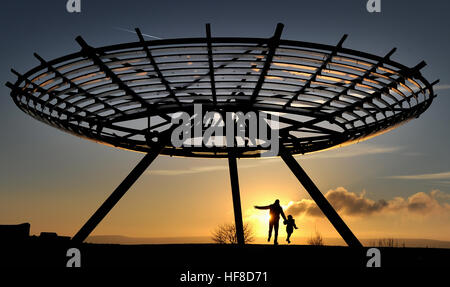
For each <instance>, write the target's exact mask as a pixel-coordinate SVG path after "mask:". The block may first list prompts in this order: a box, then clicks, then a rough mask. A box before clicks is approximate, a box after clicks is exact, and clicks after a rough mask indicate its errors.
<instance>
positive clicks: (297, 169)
mask: <svg viewBox="0 0 450 287" xmlns="http://www.w3.org/2000/svg"><path fill="white" fill-rule="evenodd" d="M280 155H281V158H282V159H283V160H284V162H285V163H286V164H287V166H288V167H289V168H290V169H291V171H292V172H293V173H294V175H295V176H296V177H297V179H298V180H299V181H300V183H301V184H302V185H303V186H304V187H305V189H306V191H308V193H309V194H310V195H311V197H312V199H313V200H314V201H315V202H316V204H317V205H318V206H319V208H320V210H322V212H323V213H324V214H325V216H326V217H327V218H328V220H329V221H330V222H331V224H333V226H334V228H336V230H337V232H339V234H340V235H341V236H342V238H343V239H344V240H345V242H346V243H347V245H348V246H349V247H357V248H362V247H363V246H362V244H361V242H359V240H358V239H357V238H356V236H355V235H354V234H353V233H352V231H351V230H350V228H348V226H347V225H346V224H345V222H344V221H343V220H342V218H341V217H340V216H339V214H337V212H336V211H335V210H334V208H333V207H332V206H331V204H330V203H329V202H328V201H327V199H326V198H325V196H323V194H322V193H321V192H320V190H319V189H318V188H317V186H316V185H315V184H314V182H313V181H312V180H311V178H309V176H308V175H307V174H306V172H305V171H304V170H303V168H302V167H301V166H300V164H299V163H298V162H297V161H296V160H295V158H294V157H293V156H292V154H290V153H289V152H287V151H283V152H281V154H280Z"/></svg>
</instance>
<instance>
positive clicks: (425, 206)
mask: <svg viewBox="0 0 450 287" xmlns="http://www.w3.org/2000/svg"><path fill="white" fill-rule="evenodd" d="M447 196H448V195H447V194H445V193H442V192H440V191H438V190H433V191H431V192H430V193H425V192H418V193H415V194H413V195H411V196H410V197H408V198H403V197H395V198H393V199H391V200H388V201H387V200H384V199H381V200H377V201H375V200H372V199H370V198H367V197H365V193H364V192H363V193H361V194H356V193H354V192H350V191H348V190H346V189H345V188H343V187H338V188H336V189H334V190H333V189H332V190H329V191H328V192H327V193H326V194H325V197H326V198H327V200H328V201H329V202H330V203H331V205H332V206H333V207H334V208H335V209H336V211H338V212H339V213H340V214H342V215H349V216H365V215H371V214H374V213H380V212H397V211H401V210H406V211H408V212H411V213H417V214H426V213H429V212H431V211H433V210H438V209H443V210H447V211H449V210H450V208H449V205H448V204H446V203H443V204H440V203H439V201H438V200H437V199H438V198H445V197H447ZM286 213H288V214H292V215H302V214H305V215H309V216H322V215H323V214H322V212H321V211H320V209H319V208H318V206H317V205H316V203H315V202H314V201H312V200H310V199H302V200H300V201H297V202H291V203H290V204H289V205H288V207H287V209H286Z"/></svg>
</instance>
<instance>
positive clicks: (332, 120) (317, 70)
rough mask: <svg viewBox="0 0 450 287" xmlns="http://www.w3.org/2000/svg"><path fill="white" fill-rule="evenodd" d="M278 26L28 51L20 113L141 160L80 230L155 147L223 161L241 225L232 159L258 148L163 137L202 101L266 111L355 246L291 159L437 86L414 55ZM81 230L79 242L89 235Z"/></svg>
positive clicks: (18, 89)
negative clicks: (68, 50) (314, 38)
mask: <svg viewBox="0 0 450 287" xmlns="http://www.w3.org/2000/svg"><path fill="white" fill-rule="evenodd" d="M282 29H283V25H282V24H279V25H278V26H277V29H276V31H275V34H274V35H273V36H272V37H270V38H230V37H211V33H210V27H209V25H207V28H206V37H204V38H183V39H167V40H151V41H145V40H144V38H143V36H142V34H141V33H140V31H139V29H136V33H137V35H138V38H139V41H137V42H133V43H125V44H118V45H112V46H105V47H99V48H94V47H91V46H89V45H88V44H87V43H86V42H85V41H84V40H83V39H82V38H81V37H77V39H76V40H77V42H78V44H79V45H80V46H81V51H80V52H77V53H74V54H70V55H67V56H64V57H60V58H57V59H54V60H51V61H46V60H44V59H43V58H41V57H40V56H39V55H37V54H35V56H36V57H37V58H38V60H39V61H40V65H38V66H37V67H35V68H33V69H31V70H30V71H28V72H27V73H25V74H23V75H22V74H19V73H18V72H16V71H14V70H13V72H14V73H15V74H16V75H17V76H18V80H17V81H16V82H15V83H14V84H11V83H7V86H8V87H9V88H11V97H12V99H13V100H14V102H15V103H16V105H17V106H18V107H19V108H20V109H21V110H22V111H24V112H25V113H27V114H29V115H31V116H32V117H34V118H36V119H38V120H40V121H43V122H45V123H46V124H49V125H51V126H54V127H56V128H58V129H61V130H63V131H66V132H69V133H72V134H75V135H77V136H81V137H83V138H87V139H90V140H94V141H96V142H99V143H103V144H107V145H112V146H116V147H120V148H124V149H129V150H133V151H138V152H144V153H147V156H146V158H147V161H146V162H145V163H142V162H141V163H142V166H141V167H140V168H139V165H138V167H136V169H137V170H136V169H135V170H134V171H133V172H135V174H134V175H133V172H132V173H131V174H130V176H132V178H131V179H129V178H128V177H127V179H128V181H127V179H126V180H125V181H124V182H128V183H130V184H125V186H122V185H121V186H122V187H121V186H119V187H118V189H119V188H120V190H121V192H119V193H120V194H121V195H120V196H117V195H116V196H113V195H114V194H113V195H112V197H113V199H112V200H111V202H109V203H107V202H108V200H109V199H108V200H107V202H105V204H106V205H105V206H104V208H103V211H102V212H100V211H98V212H99V213H98V214H97V213H96V214H97V216H96V215H95V214H94V216H93V217H96V218H97V220H96V221H95V220H94V221H95V222H96V223H93V222H91V223H90V228H91V229H90V231H92V229H93V228H92V225H93V224H95V225H96V224H98V222H100V220H101V219H102V218H103V217H104V216H105V215H106V213H107V212H108V211H109V209H111V208H112V206H114V204H115V203H116V202H117V201H118V199H120V197H121V196H122V195H123V194H124V193H125V192H126V190H127V189H128V188H129V186H131V184H132V183H133V182H134V181H135V180H136V179H137V177H138V176H139V175H140V172H142V171H143V170H145V168H146V167H147V166H148V165H149V164H150V163H151V161H152V160H153V159H154V158H155V157H156V156H157V155H158V154H164V155H171V156H172V155H173V156H185V157H215V158H217V157H218V158H222V157H225V158H229V160H230V176H231V179H232V187H233V188H232V189H233V202H234V204H235V216H236V226H237V229H238V230H237V232H238V233H239V232H240V231H239V229H241V228H242V218H241V219H240V222H238V221H239V218H238V217H241V215H240V212H241V211H240V199H239V186H238V181H237V167H236V162H235V159H236V158H237V157H238V158H239V157H242V158H244V157H246V158H247V157H248V158H251V157H259V156H260V155H261V153H262V152H263V151H264V150H265V149H266V148H264V147H262V146H260V145H258V146H256V147H253V148H249V147H232V148H231V147H229V146H226V145H224V146H216V147H214V148H207V147H204V146H200V147H198V146H197V147H194V146H191V147H188V146H183V147H176V146H173V145H172V144H171V142H170V141H164V142H162V141H161V138H162V137H163V135H165V134H167V133H168V132H169V131H170V130H171V129H172V128H173V124H172V123H171V118H172V116H173V115H174V114H175V113H178V112H180V111H186V112H192V110H193V108H194V105H195V104H198V103H200V104H202V106H203V108H204V109H207V110H212V111H218V112H237V111H244V112H245V111H255V112H258V113H267V114H276V115H277V116H278V123H277V127H278V133H279V143H280V153H279V155H280V156H281V157H282V158H283V160H284V161H285V162H286V163H287V164H288V166H289V167H290V168H291V170H292V171H293V172H294V174H295V175H296V176H297V177H298V178H299V180H300V181H301V182H302V183H303V185H304V186H305V188H306V189H307V190H308V191H309V192H310V194H311V195H312V197H313V199H314V200H316V202H317V204H318V205H319V207H320V208H321V209H322V211H324V213H325V215H327V217H328V218H329V219H330V221H332V223H333V225H334V226H335V227H336V229H337V230H338V232H339V233H341V235H342V236H343V237H344V239H345V240H346V242H347V243H348V244H349V245H351V246H359V245H360V243H359V241H358V240H357V239H356V237H354V235H353V234H352V233H351V231H350V230H349V229H348V227H347V226H346V225H345V223H343V221H342V220H341V219H340V217H339V216H338V215H337V213H336V212H335V211H334V209H333V208H332V207H331V205H329V203H328V202H327V201H326V199H325V198H324V197H323V195H322V194H321V193H320V191H318V189H317V188H316V187H315V185H314V184H313V183H312V181H311V182H308V180H309V177H307V175H306V173H304V172H303V170H302V169H301V167H300V166H299V165H298V163H297V162H296V161H295V160H294V159H293V157H292V155H294V154H305V153H310V152H315V151H320V150H324V149H328V148H332V147H335V146H339V145H342V144H347V143H351V142H354V141H360V140H363V139H365V138H368V137H372V136H374V135H376V134H378V133H381V132H384V131H387V130H389V129H392V128H394V127H396V126H397V125H399V124H402V123H404V122H406V121H408V120H410V119H413V118H415V117H418V116H419V115H420V114H421V113H423V112H424V111H425V110H426V109H427V108H428V107H429V106H430V104H431V102H432V101H433V98H434V97H435V95H434V93H433V85H434V84H436V83H437V82H438V81H435V82H433V83H431V84H430V83H429V82H428V81H427V80H426V79H425V78H424V77H423V76H422V75H421V73H420V70H421V68H423V67H424V66H425V63H424V62H421V63H419V64H418V65H417V66H415V67H412V68H409V67H406V66H404V65H402V64H400V63H397V62H395V61H392V60H391V59H390V57H391V56H392V54H393V53H394V52H395V49H393V50H391V51H390V52H389V53H388V54H386V55H385V56H384V57H379V56H375V55H371V54H367V53H364V52H359V51H355V50H351V49H347V48H343V47H342V45H343V42H344V40H345V38H346V35H345V36H344V37H343V38H342V39H341V40H340V41H339V43H338V44H337V45H336V46H330V45H323V44H315V43H307V42H301V41H292V40H283V39H281V32H282ZM141 163H140V164H141ZM309 181H310V180H309ZM122 184H123V183H122ZM307 186H309V187H307ZM123 190H124V191H123ZM116 191H117V190H116ZM116 191H115V193H116ZM317 193H319V194H317ZM313 194H314V196H313ZM117 197H118V199H117ZM114 198H115V200H114ZM108 208H109V209H108ZM100 209H102V208H100ZM100 209H99V210H100ZM333 212H334V213H333ZM102 216H103V217H102ZM100 217H101V218H100ZM99 218H100V219H99ZM91 219H92V218H91ZM87 224H88V223H87ZM95 225H94V227H95ZM346 228H347V229H348V230H346ZM87 229H88V231H86V230H85V232H84V234H83V236H81V235H80V236H79V239H81V241H82V240H84V239H85V238H86V236H87V235H88V234H89V233H90V231H89V228H87ZM80 232H81V230H80ZM241 232H242V231H241ZM86 233H87V235H86ZM352 236H353V237H354V238H353V237H352ZM76 237H77V236H75V238H76ZM238 237H239V234H238ZM241 243H242V240H241Z"/></svg>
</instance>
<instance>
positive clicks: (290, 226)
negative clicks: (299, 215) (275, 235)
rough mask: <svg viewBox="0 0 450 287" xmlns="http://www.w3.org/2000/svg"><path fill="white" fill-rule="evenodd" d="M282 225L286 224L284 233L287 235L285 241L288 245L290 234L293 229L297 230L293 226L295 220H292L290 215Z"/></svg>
mask: <svg viewBox="0 0 450 287" xmlns="http://www.w3.org/2000/svg"><path fill="white" fill-rule="evenodd" d="M284 224H286V233H287V238H286V241H287V242H288V243H291V240H290V238H291V234H292V232H294V228H295V229H298V228H297V225H295V219H294V218H292V215H288V219H287V220H285V221H284Z"/></svg>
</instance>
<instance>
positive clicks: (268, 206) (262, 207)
mask: <svg viewBox="0 0 450 287" xmlns="http://www.w3.org/2000/svg"><path fill="white" fill-rule="evenodd" d="M255 208H256V209H270V205H267V206H257V205H255Z"/></svg>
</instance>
